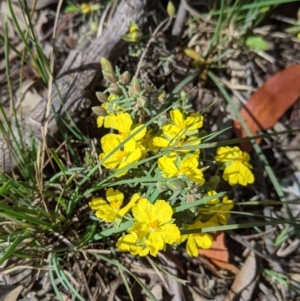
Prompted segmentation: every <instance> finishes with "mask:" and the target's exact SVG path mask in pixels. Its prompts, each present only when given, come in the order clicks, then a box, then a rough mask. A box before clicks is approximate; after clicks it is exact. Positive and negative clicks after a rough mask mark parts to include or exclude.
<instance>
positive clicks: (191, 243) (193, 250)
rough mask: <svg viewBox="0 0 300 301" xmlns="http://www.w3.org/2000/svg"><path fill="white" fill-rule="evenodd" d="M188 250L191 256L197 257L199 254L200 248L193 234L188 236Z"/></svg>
mask: <svg viewBox="0 0 300 301" xmlns="http://www.w3.org/2000/svg"><path fill="white" fill-rule="evenodd" d="M186 251H187V253H188V255H189V256H190V257H197V256H198V255H199V250H198V247H197V245H196V242H195V239H194V236H193V235H189V237H188V240H187V243H186Z"/></svg>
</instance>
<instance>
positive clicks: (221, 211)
mask: <svg viewBox="0 0 300 301" xmlns="http://www.w3.org/2000/svg"><path fill="white" fill-rule="evenodd" d="M232 208H233V201H232V200H229V199H228V196H227V195H225V196H224V197H223V200H222V204H221V206H219V208H218V211H217V213H216V216H217V218H218V221H219V223H220V224H221V225H226V224H227V221H228V219H229V218H230V213H229V212H228V211H230V210H231V209H232Z"/></svg>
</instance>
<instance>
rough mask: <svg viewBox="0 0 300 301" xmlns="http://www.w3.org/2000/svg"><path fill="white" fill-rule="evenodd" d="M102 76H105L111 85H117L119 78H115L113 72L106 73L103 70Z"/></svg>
mask: <svg viewBox="0 0 300 301" xmlns="http://www.w3.org/2000/svg"><path fill="white" fill-rule="evenodd" d="M102 74H103V77H104V78H105V79H106V80H107V81H109V82H110V83H113V84H114V83H116V82H117V78H116V76H115V74H114V73H113V72H112V71H104V70H102Z"/></svg>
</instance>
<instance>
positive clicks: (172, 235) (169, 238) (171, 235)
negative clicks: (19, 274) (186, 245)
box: [159, 224, 180, 244]
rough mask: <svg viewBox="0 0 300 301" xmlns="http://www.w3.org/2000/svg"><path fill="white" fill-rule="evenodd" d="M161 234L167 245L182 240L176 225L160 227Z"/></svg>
mask: <svg viewBox="0 0 300 301" xmlns="http://www.w3.org/2000/svg"><path fill="white" fill-rule="evenodd" d="M159 233H160V235H161V236H162V237H163V239H164V241H165V243H167V244H173V243H175V242H177V241H179V240H180V231H179V229H178V227H177V226H176V225H174V224H166V225H164V226H162V227H160V229H159Z"/></svg>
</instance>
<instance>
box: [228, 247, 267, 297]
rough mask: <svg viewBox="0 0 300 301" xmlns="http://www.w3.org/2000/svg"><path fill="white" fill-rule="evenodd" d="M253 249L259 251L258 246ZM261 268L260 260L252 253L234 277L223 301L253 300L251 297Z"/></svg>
mask: <svg viewBox="0 0 300 301" xmlns="http://www.w3.org/2000/svg"><path fill="white" fill-rule="evenodd" d="M255 248H256V249H257V250H259V249H260V248H259V246H257V247H256V246H255ZM261 267H262V262H261V258H260V257H259V256H257V255H255V253H254V252H253V251H252V252H251V253H250V254H249V256H248V257H247V259H246V261H245V263H244V264H243V267H242V268H241V270H240V272H239V273H238V274H237V276H236V277H235V280H234V282H233V284H232V286H231V288H230V290H229V292H228V294H227V296H226V298H225V301H234V300H241V301H243V300H244V301H246V300H253V299H252V295H253V292H254V290H255V288H256V286H257V284H258V282H259V278H260V275H261Z"/></svg>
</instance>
